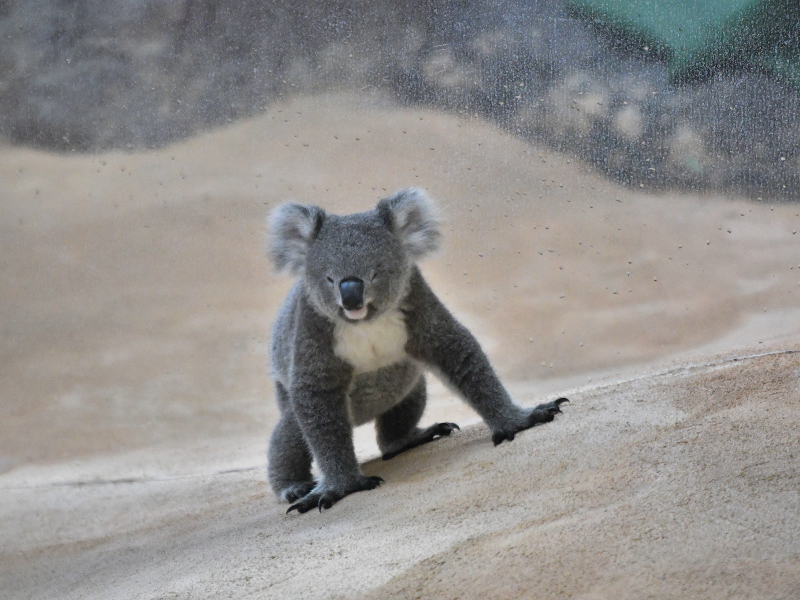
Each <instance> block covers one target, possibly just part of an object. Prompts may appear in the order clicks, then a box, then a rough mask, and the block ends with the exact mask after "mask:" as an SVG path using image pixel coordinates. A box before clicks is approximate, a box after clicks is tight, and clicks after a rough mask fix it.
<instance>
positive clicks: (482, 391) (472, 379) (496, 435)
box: [406, 272, 568, 445]
mask: <svg viewBox="0 0 800 600" xmlns="http://www.w3.org/2000/svg"><path fill="white" fill-rule="evenodd" d="M408 302H409V310H408V312H407V314H406V325H407V326H408V328H409V332H410V334H411V335H410V340H409V344H408V347H407V348H408V351H409V353H410V354H411V355H412V356H414V357H415V358H417V359H419V360H422V361H423V362H425V363H428V364H429V365H431V366H433V367H434V368H435V369H436V370H437V371H438V372H439V374H440V375H441V376H442V377H444V379H445V380H446V381H447V382H448V383H450V384H451V385H452V386H453V387H455V388H456V389H457V390H458V391H459V392H461V394H462V395H463V396H464V398H465V399H466V401H467V402H468V403H469V404H470V406H472V407H473V408H474V409H475V410H476V411H477V413H478V414H479V415H480V416H481V417H482V418H483V420H484V421H486V423H487V424H488V425H489V427H491V429H492V440H493V441H494V443H495V445H497V444H499V443H501V442H503V441H504V440H513V439H514V435H515V434H516V433H517V432H519V431H522V430H524V429H529V428H531V427H533V426H534V425H537V424H539V423H546V422H549V421H552V420H553V418H554V416H555V415H556V414H558V413H560V412H561V410H560V408H559V406H560V405H561V404H563V403H564V402H568V400H567V399H566V398H559V399H558V400H555V401H553V402H548V403H545V404H540V405H539V406H535V407H533V408H523V407H521V406H518V405H517V404H515V403H514V401H513V400H512V399H511V396H509V394H508V392H507V391H506V389H505V388H504V387H503V384H502V383H500V379H499V378H498V377H497V375H496V374H495V372H494V369H493V368H492V366H491V364H489V359H488V358H487V357H486V354H484V352H483V350H482V349H481V347H480V344H479V343H478V341H477V340H476V339H475V337H474V336H473V335H472V334H471V333H470V332H469V330H468V329H467V328H466V327H464V326H463V325H461V323H459V322H458V321H457V320H456V319H455V317H453V315H451V314H450V312H449V311H448V310H447V309H446V308H445V307H444V305H443V304H442V303H441V302H440V301H439V299H438V298H437V297H436V295H435V294H434V293H433V291H432V290H431V289H430V288H429V287H428V285H427V284H426V283H425V281H424V280H423V279H422V276H421V274H419V272H416V273H415V274H414V277H413V278H412V283H411V292H410V294H409V297H408Z"/></svg>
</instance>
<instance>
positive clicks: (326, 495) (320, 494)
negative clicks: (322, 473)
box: [286, 477, 383, 515]
mask: <svg viewBox="0 0 800 600" xmlns="http://www.w3.org/2000/svg"><path fill="white" fill-rule="evenodd" d="M382 483H383V479H381V478H380V477H361V478H360V479H359V480H358V481H356V483H355V484H354V485H352V486H350V487H348V488H347V490H346V491H344V492H340V491H338V490H326V489H322V490H319V491H311V492H309V493H308V494H306V495H305V496H304V497H303V498H302V499H301V500H300V501H299V502H295V503H294V504H292V505H291V506H290V507H289V509H288V510H287V511H286V514H287V515H288V514H289V513H290V512H292V511H293V510H296V511H297V512H299V513H300V514H303V513H306V512H308V511H310V510H311V509H312V508H318V509H319V511H320V512H322V509H323V508H324V509H326V510H327V509H329V508H330V507H331V506H333V505H334V504H336V503H337V502H338V501H339V500H341V499H342V498H344V497H345V496H348V495H350V494H353V493H355V492H363V491H366V490H372V489H375V488H376V487H378V486H379V485H380V484H382Z"/></svg>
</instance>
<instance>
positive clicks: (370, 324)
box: [268, 189, 568, 513]
mask: <svg viewBox="0 0 800 600" xmlns="http://www.w3.org/2000/svg"><path fill="white" fill-rule="evenodd" d="M440 238H441V234H440V232H439V218H438V216H437V210H436V207H435V205H434V203H433V202H432V201H431V200H430V199H429V198H428V196H427V195H426V194H425V192H424V191H422V190H419V189H406V190H401V191H399V192H397V193H396V194H394V195H393V196H391V197H389V198H384V199H382V200H380V201H379V202H378V204H377V206H376V207H375V208H374V209H373V210H371V211H368V212H362V213H358V214H352V215H346V216H337V215H328V214H326V213H325V211H324V210H323V209H322V208H319V207H316V206H303V205H300V204H294V203H286V204H282V205H280V206H278V207H277V209H275V211H274V212H273V213H272V215H271V219H270V254H271V257H272V260H273V261H274V264H275V267H276V268H277V270H278V271H284V272H288V273H290V274H292V275H296V276H299V278H298V281H297V282H296V284H295V285H294V287H293V288H292V289H291V291H290V292H289V295H288V297H287V298H286V300H285V302H284V304H283V306H282V308H281V310H280V312H279V314H278V317H277V320H276V322H275V326H274V330H273V336H272V344H271V351H272V370H273V376H274V379H275V385H276V388H277V401H278V406H279V408H280V412H281V417H280V420H279V422H278V424H277V425H276V427H275V429H274V431H273V432H272V436H271V438H270V442H269V467H268V476H269V482H270V485H271V487H272V489H273V490H274V492H275V494H276V495H277V496H278V498H279V499H280V500H282V501H285V502H289V503H291V506H290V507H289V509H288V510H287V513H289V512H291V511H293V510H297V511H298V512H299V513H304V512H307V511H309V510H311V509H312V508H315V507H316V508H319V510H320V511H322V509H328V508H330V507H331V506H333V504H334V503H335V502H337V501H338V500H341V499H342V498H343V497H345V496H347V495H348V494H352V493H354V492H359V491H363V490H371V489H373V488H375V487H376V486H378V485H380V483H382V482H383V479H381V478H380V477H367V476H365V475H364V474H363V473H362V472H361V469H360V468H359V464H358V461H357V460H356V454H355V450H354V447H353V427H355V426H357V425H361V424H363V423H367V422H369V421H372V420H374V421H375V427H376V430H377V440H378V446H379V448H380V450H381V452H382V454H383V459H384V460H388V459H390V458H393V457H394V456H396V455H398V454H399V453H401V452H405V451H406V450H409V449H411V448H414V447H416V446H419V445H421V444H425V443H428V442H430V441H432V440H434V439H436V438H440V437H443V436H448V435H450V434H451V433H452V432H453V431H454V430H456V429H458V425H456V424H455V423H437V424H435V425H431V426H430V427H426V428H420V427H418V426H417V424H418V422H419V420H420V418H421V417H422V413H423V411H424V409H425V401H426V392H425V377H424V374H425V371H432V372H433V373H435V374H437V375H438V376H439V377H440V378H441V379H442V380H443V381H444V382H445V383H446V384H447V385H449V386H450V387H451V388H453V389H455V390H456V391H457V392H458V393H459V394H460V395H461V396H462V397H463V398H464V399H465V400H466V402H468V403H469V405H470V406H472V407H473V408H474V409H475V410H476V411H477V412H478V414H479V415H480V416H481V417H482V418H483V420H484V421H485V422H486V423H487V424H488V425H489V427H490V428H491V430H492V440H493V442H494V444H495V445H497V444H500V443H501V442H503V441H504V440H509V441H510V440H513V439H514V435H515V434H516V433H518V432H520V431H522V430H524V429H528V428H530V427H533V426H534V425H537V424H539V423H546V422H549V421H552V420H553V419H554V417H555V415H556V414H557V413H560V412H561V410H560V408H559V407H560V405H561V404H562V403H564V402H568V400H567V399H566V398H559V399H558V400H555V401H552V402H548V403H546V404H540V405H539V406H536V407H533V408H523V407H521V406H518V405H517V404H515V403H514V402H513V401H512V399H511V397H510V396H509V394H508V392H506V390H505V389H504V388H503V385H502V384H501V383H500V380H499V379H498V377H497V375H496V374H495V372H494V370H493V369H492V366H491V365H490V364H489V360H488V359H487V358H486V355H485V354H484V353H483V351H482V350H481V347H480V345H479V344H478V342H477V341H476V339H475V338H474V337H473V336H472V334H470V332H469V331H468V330H467V329H466V328H465V327H464V326H463V325H461V324H460V323H459V322H458V321H457V320H456V319H455V318H454V317H453V315H451V314H450V312H449V311H448V310H447V309H446V308H445V306H444V305H443V304H442V302H441V301H440V300H439V299H438V298H437V297H436V294H434V293H433V291H432V290H431V288H430V287H429V286H428V284H427V283H426V282H425V279H424V278H423V276H422V273H420V270H419V268H418V267H417V262H418V261H420V260H421V259H423V258H424V257H426V256H427V255H429V254H430V253H432V252H433V251H435V250H436V249H437V248H438V246H439V242H440ZM312 461H316V463H317V467H318V470H319V473H320V476H319V478H318V479H317V480H316V481H315V480H314V478H313V477H312V474H311V464H312Z"/></svg>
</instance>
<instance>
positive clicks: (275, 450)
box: [268, 384, 315, 502]
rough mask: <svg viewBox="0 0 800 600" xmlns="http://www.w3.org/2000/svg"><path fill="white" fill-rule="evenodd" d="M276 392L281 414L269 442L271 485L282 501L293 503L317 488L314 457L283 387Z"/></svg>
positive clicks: (278, 385) (278, 387) (279, 387)
mask: <svg viewBox="0 0 800 600" xmlns="http://www.w3.org/2000/svg"><path fill="white" fill-rule="evenodd" d="M277 393H278V405H279V406H280V408H281V412H282V415H281V419H280V421H278V424H277V425H276V426H275V429H274V430H273V431H272V437H271V438H270V441H269V467H268V474H269V484H270V486H271V487H272V490H273V491H274V492H275V494H276V495H277V496H278V497H279V498H280V499H281V500H282V501H284V502H294V501H295V500H298V499H300V498H302V497H303V496H305V495H306V494H308V493H309V492H310V491H311V490H312V488H313V487H314V485H315V482H314V480H313V479H312V477H311V461H312V456H311V451H310V450H309V449H308V444H306V440H305V439H304V438H303V434H302V432H301V431H300V425H299V424H298V423H297V419H296V418H295V416H294V412H292V408H291V406H290V404H289V401H288V400H289V399H288V393H287V392H286V390H285V389H284V387H283V386H282V385H281V384H277Z"/></svg>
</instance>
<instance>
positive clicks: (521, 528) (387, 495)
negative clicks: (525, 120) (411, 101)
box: [0, 96, 800, 598]
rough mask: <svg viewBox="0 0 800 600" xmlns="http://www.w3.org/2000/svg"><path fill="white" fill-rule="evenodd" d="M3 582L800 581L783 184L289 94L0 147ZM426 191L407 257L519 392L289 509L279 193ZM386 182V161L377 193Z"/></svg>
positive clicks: (613, 584) (313, 585)
mask: <svg viewBox="0 0 800 600" xmlns="http://www.w3.org/2000/svg"><path fill="white" fill-rule="evenodd" d="M0 185H1V186H2V187H0V194H1V195H2V203H0V228H1V229H2V233H1V234H0V275H1V276H2V280H3V285H2V286H1V287H0V352H2V355H1V356H2V361H0V384H1V385H2V389H1V390H0V393H1V394H2V396H0V398H1V399H2V400H1V402H0V597H7V598H206V597H208V598H221V597H266V598H273V597H275V598H278V597H285V598H293V597H298V598H299V597H303V598H328V597H341V598H350V597H354V596H358V595H360V594H363V595H366V596H369V597H376V598H388V597H401V598H405V597H408V598H415V597H423V598H424V597H435V598H449V597H452V598H457V597H475V598H482V597H488V598H503V597H537V598H550V597H552V598H563V597H577V598H609V597H623V598H644V597H656V598H687V597H704V598H705V597H707V598H733V597H736V598H740V597H749V598H797V597H800V533H798V532H799V531H800V528H798V527H797V523H798V522H800V468H798V466H797V465H798V464H800V441H799V440H798V433H797V432H798V430H800V429H798V425H800V423H798V420H800V354H795V353H794V351H795V350H796V349H797V348H800V236H799V235H797V234H796V233H794V232H796V231H797V230H799V229H800V214H799V213H800V208H798V206H797V205H796V204H795V205H774V206H771V205H769V204H759V203H750V202H746V201H744V200H739V199H735V198H721V197H708V196H687V195H677V194H664V195H659V196H654V195H646V194H641V193H637V192H636V191H635V190H631V189H624V188H620V187H617V186H615V185H613V184H611V183H609V182H607V181H606V180H604V179H602V178H600V177H597V176H596V175H594V174H593V173H591V172H590V170H589V169H588V168H587V167H586V166H585V165H581V164H576V163H575V161H574V160H570V159H569V158H567V157H565V156H561V155H557V154H554V153H552V152H550V151H546V150H542V149H537V148H535V147H531V146H528V145H527V144H525V143H523V142H521V141H519V140H517V139H514V138H513V137H510V136H508V135H507V134H505V133H503V132H501V131H499V130H497V129H495V128H493V127H492V126H490V125H487V124H485V123H482V122H480V121H477V120H475V119H469V118H460V117H457V116H452V115H442V114H437V113H432V112H427V111H420V110H414V109H401V108H397V107H394V106H391V105H389V104H388V103H386V102H384V101H382V100H381V99H380V98H377V99H376V98H368V99H361V100H356V99H354V98H352V97H348V96H327V97H322V98H307V99H300V100H296V101H293V102H291V103H287V104H284V105H282V106H276V107H274V108H272V109H270V110H269V111H266V112H265V114H264V115H263V116H261V117H259V118H256V119H253V120H251V121H247V122H242V123H238V124H234V125H231V126H230V127H228V128H227V129H224V130H219V131H214V132H211V133H208V134H204V135H201V136H198V137H196V138H194V139H192V140H190V141H188V142H186V143H183V144H180V145H176V146H173V147H170V148H167V149H164V150H159V151H155V152H150V153H142V154H131V155H126V154H120V153H110V154H105V155H102V156H74V155H72V156H56V155H50V154H45V153H41V152H37V151H30V150H24V149H19V148H2V147H0ZM408 185H419V186H422V187H425V188H427V189H428V190H429V192H430V193H431V195H432V196H433V197H435V198H438V199H439V200H440V202H441V204H442V205H443V208H444V213H445V215H446V217H447V225H446V228H445V248H444V250H443V251H442V253H440V254H439V255H438V256H437V257H435V258H434V259H431V260H430V261H428V262H426V263H425V264H424V265H423V270H424V272H425V274H426V275H427V276H428V278H429V280H430V281H431V283H432V285H433V287H434V288H435V289H436V290H437V291H438V292H439V294H440V295H441V297H442V298H443V299H444V300H445V302H446V303H447V304H448V305H449V306H451V307H452V308H453V310H454V312H456V314H457V315H458V316H459V317H460V318H461V319H462V320H463V321H464V322H465V323H466V324H468V325H469V327H470V328H471V329H472V330H473V331H474V332H475V333H476V335H477V336H478V337H479V338H480V340H481V341H482V343H483V344H484V347H485V348H486V350H487V352H488V353H489V355H490V357H491V359H492V361H493V363H494V364H495V365H496V367H497V369H498V371H499V372H500V374H501V376H502V377H503V378H504V380H505V381H506V382H508V386H509V389H510V390H511V391H512V393H513V394H514V395H515V397H516V398H517V400H518V401H519V402H520V403H523V404H533V403H536V402H539V401H540V400H541V399H542V398H543V397H548V396H551V395H554V394H566V395H568V396H569V397H570V398H571V399H572V400H573V402H572V403H571V404H569V405H567V406H566V408H565V414H564V415H563V416H561V417H559V418H558V419H557V422H556V423H554V424H550V425H547V426H545V427H540V428H535V429H534V430H531V431H529V432H526V433H524V434H521V435H520V436H518V437H517V439H516V440H515V441H514V442H513V443H510V444H503V445H501V446H500V447H498V448H494V447H493V446H492V445H491V442H490V440H489V435H488V431H487V430H486V429H485V427H484V426H483V425H480V424H477V423H476V419H475V415H474V413H472V412H471V411H470V410H469V409H468V408H467V407H465V406H464V405H463V404H461V403H460V402H459V401H458V400H457V399H455V398H453V397H452V395H451V394H450V393H449V392H448V391H447V390H446V389H445V388H444V387H443V386H441V385H438V384H435V385H433V386H432V391H431V402H430V406H429V410H428V412H427V413H426V416H425V421H427V422H430V421H435V420H443V419H446V420H453V421H456V422H459V423H461V424H462V425H463V424H468V423H476V424H475V425H474V426H470V427H466V428H464V430H463V431H462V432H460V433H457V434H455V435H454V436H453V437H451V438H449V439H446V440H442V441H439V442H437V443H435V444H431V445H429V446H427V447H422V448H419V449H417V450H415V451H413V452H411V453H408V454H407V455H403V456H400V457H398V458H396V459H394V460H392V461H389V462H386V463H384V462H381V461H375V460H371V459H373V458H374V457H375V456H376V452H377V451H376V448H375V444H374V439H373V434H372V431H371V429H370V428H369V427H362V428H359V429H358V430H357V432H356V439H357V445H358V449H359V456H360V457H361V458H362V459H363V460H365V461H369V462H367V464H366V465H365V467H364V469H365V471H366V472H367V473H369V474H380V475H381V476H382V477H383V478H384V479H385V480H386V483H385V484H384V485H383V486H382V487H381V488H380V489H378V490H375V491H372V492H369V493H362V494H358V495H354V496H352V497H349V498H347V499H345V500H343V501H342V502H341V503H339V504H337V505H336V506H335V507H334V508H333V509H332V510H330V511H327V512H326V513H324V514H322V515H320V514H317V513H309V514H307V515H304V516H298V515H292V516H289V517H287V516H285V515H284V511H285V509H286V506H285V505H279V504H278V503H277V502H276V501H275V499H274V498H273V496H272V494H271V492H270V491H269V489H268V486H267V485H266V483H265V477H264V464H265V460H266V457H265V450H266V441H267V435H268V433H269V431H270V429H271V426H272V424H273V423H274V422H275V419H276V415H277V409H276V407H275V405H274V402H273V399H272V390H271V382H270V379H269V373H268V371H267V369H266V361H267V342H268V338H269V327H270V323H271V320H272V318H273V316H274V314H275V311H276V310H277V306H278V305H279V303H280V301H281V299H282V297H283V295H284V294H285V292H286V290H287V289H288V287H289V285H290V283H291V282H290V281H288V280H285V279H277V278H275V277H274V276H273V275H272V274H271V272H270V268H269V265H268V264H267V261H266V260H265V258H264V256H263V235H264V219H265V215H266V213H267V212H268V210H269V208H270V207H272V206H274V205H275V203H277V202H278V201H280V200H283V199H287V198H291V199H295V200H298V201H302V202H317V203H320V204H323V205H325V206H326V208H328V209H329V210H330V211H331V212H350V211H355V210H364V209H367V208H370V207H371V206H372V205H373V204H374V202H375V201H376V200H377V198H378V197H379V196H380V195H384V194H386V193H389V192H392V191H394V190H395V189H397V188H400V187H405V186H408ZM384 189H385V190H386V191H384Z"/></svg>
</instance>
